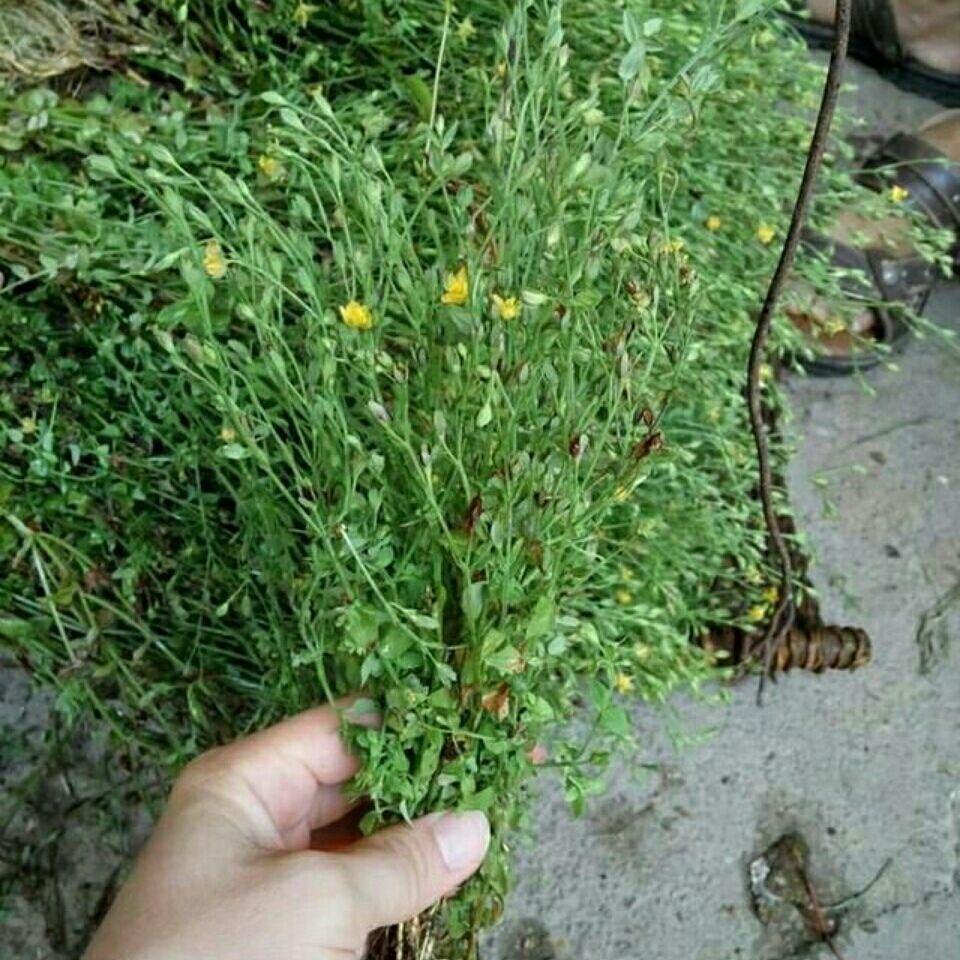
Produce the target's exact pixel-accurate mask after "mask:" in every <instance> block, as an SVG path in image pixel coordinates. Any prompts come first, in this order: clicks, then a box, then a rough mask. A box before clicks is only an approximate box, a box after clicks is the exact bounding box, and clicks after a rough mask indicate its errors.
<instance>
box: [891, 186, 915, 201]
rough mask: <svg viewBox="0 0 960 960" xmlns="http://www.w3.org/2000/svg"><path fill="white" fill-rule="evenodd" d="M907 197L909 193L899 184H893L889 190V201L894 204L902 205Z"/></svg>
mask: <svg viewBox="0 0 960 960" xmlns="http://www.w3.org/2000/svg"><path fill="white" fill-rule="evenodd" d="M909 196H910V191H909V190H908V189H907V188H906V187H901V186H900V184H899V183H895V184H894V185H893V186H892V187H891V188H890V199H891V200H892V201H893V202H894V203H903V201H904V200H906V199H907V197H909Z"/></svg>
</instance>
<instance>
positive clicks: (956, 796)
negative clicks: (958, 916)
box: [947, 787, 960, 893]
mask: <svg viewBox="0 0 960 960" xmlns="http://www.w3.org/2000/svg"><path fill="white" fill-rule="evenodd" d="M947 803H948V807H949V810H950V827H951V832H952V833H953V859H954V864H953V889H954V892H955V893H960V787H957V789H956V790H954V791H953V793H951V794H950V799H949V800H948V802H947Z"/></svg>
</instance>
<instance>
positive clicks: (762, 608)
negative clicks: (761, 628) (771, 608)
mask: <svg viewBox="0 0 960 960" xmlns="http://www.w3.org/2000/svg"><path fill="white" fill-rule="evenodd" d="M766 615H767V605H766V604H765V603H757V604H754V606H752V607H751V608H750V609H749V610H748V611H747V619H748V620H752V621H753V622H754V623H759V622H760V621H761V620H763V619H764V618H765V617H766Z"/></svg>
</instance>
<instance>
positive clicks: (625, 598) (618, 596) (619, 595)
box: [613, 587, 633, 607]
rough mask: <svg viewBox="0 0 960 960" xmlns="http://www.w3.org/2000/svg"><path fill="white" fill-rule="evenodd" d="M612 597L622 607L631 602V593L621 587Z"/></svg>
mask: <svg viewBox="0 0 960 960" xmlns="http://www.w3.org/2000/svg"><path fill="white" fill-rule="evenodd" d="M613 598H614V600H616V601H617V603H619V604H620V606H622V607H626V606H628V605H629V604H631V603H633V594H632V593H631V592H630V591H629V590H624V589H623V588H622V587H621V588H620V589H619V590H618V591H617V592H616V593H615V594H614V595H613Z"/></svg>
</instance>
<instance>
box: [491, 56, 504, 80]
mask: <svg viewBox="0 0 960 960" xmlns="http://www.w3.org/2000/svg"><path fill="white" fill-rule="evenodd" d="M493 75H494V76H495V77H496V78H497V79H498V80H502V79H503V78H504V77H505V76H506V75H507V63H506V61H505V60H501V61H500V62H499V63H498V64H497V65H496V66H495V67H494V68H493Z"/></svg>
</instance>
